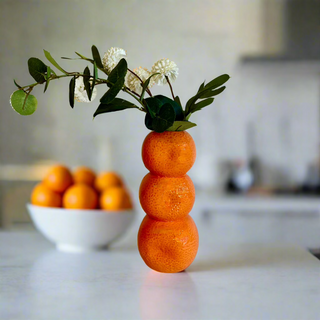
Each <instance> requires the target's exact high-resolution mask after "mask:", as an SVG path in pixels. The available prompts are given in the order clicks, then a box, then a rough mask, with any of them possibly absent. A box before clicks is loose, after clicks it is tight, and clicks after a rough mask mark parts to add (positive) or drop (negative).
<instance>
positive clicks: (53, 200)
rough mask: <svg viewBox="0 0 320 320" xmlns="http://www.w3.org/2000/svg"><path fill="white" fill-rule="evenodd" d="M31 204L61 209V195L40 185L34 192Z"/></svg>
mask: <svg viewBox="0 0 320 320" xmlns="http://www.w3.org/2000/svg"><path fill="white" fill-rule="evenodd" d="M31 203H32V204H34V205H36V206H41V207H61V195H60V194H59V193H57V192H55V191H52V190H51V189H49V188H48V187H47V186H46V185H45V184H43V183H39V184H37V185H36V186H35V187H34V188H33V190H32V193H31Z"/></svg>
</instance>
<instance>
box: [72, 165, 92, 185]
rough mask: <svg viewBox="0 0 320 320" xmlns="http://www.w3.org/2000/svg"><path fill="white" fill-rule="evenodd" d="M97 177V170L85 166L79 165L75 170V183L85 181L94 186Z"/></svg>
mask: <svg viewBox="0 0 320 320" xmlns="http://www.w3.org/2000/svg"><path fill="white" fill-rule="evenodd" d="M95 179H96V174H95V172H94V171H93V170H91V169H90V168H88V167H85V166H81V167H78V168H77V169H76V170H75V171H74V172H73V180H74V183H84V184H87V185H89V186H91V187H93V186H94V181H95Z"/></svg>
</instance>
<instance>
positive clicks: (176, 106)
mask: <svg viewBox="0 0 320 320" xmlns="http://www.w3.org/2000/svg"><path fill="white" fill-rule="evenodd" d="M91 54H92V58H87V57H86V56H84V55H82V54H80V53H78V52H76V55H77V56H78V58H75V59H80V60H85V61H88V62H90V63H91V64H92V65H93V68H92V73H91V72H90V69H89V67H88V66H87V67H85V69H84V71H83V72H82V73H81V72H68V71H66V70H65V69H63V68H62V67H61V66H60V65H59V64H58V63H57V61H56V60H55V59H54V58H53V57H52V55H51V54H50V52H48V51H46V50H44V55H45V57H46V58H47V60H48V61H49V62H50V63H51V64H52V65H53V66H54V67H55V68H56V69H57V70H59V71H60V72H62V75H57V74H56V72H55V71H54V70H53V69H52V68H51V67H50V66H47V65H46V64H44V63H43V62H42V61H41V60H40V59H38V58H34V57H32V58H30V59H29V60H28V68H29V73H30V75H31V76H32V77H33V79H34V80H35V81H36V83H33V84H31V85H29V86H24V87H23V86H20V85H19V84H18V83H17V82H16V81H15V80H14V84H15V85H16V86H17V87H18V89H19V90H17V91H15V92H14V93H13V94H12V95H11V97H10V101H11V105H12V107H13V109H14V110H15V111H17V112H18V113H19V114H21V115H30V114H32V113H33V112H35V110H36V108H37V100H36V98H35V97H34V96H33V95H31V94H30V93H31V92H32V90H33V89H34V87H35V86H37V85H39V84H43V83H45V86H44V92H46V90H47V89H48V86H49V83H50V81H52V80H55V79H60V78H64V77H70V78H71V79H70V82H69V104H70V106H71V108H73V107H74V104H75V88H76V79H77V78H78V77H83V83H84V87H85V91H86V93H87V95H88V98H89V101H91V99H92V93H93V90H94V88H95V86H97V85H103V86H105V87H106V88H107V90H106V92H105V93H104V95H103V96H102V97H101V99H100V104H99V106H98V108H97V109H96V111H95V112H94V115H93V116H94V117H96V116H97V115H101V114H103V113H110V112H115V111H121V110H125V109H139V110H140V111H143V112H145V125H146V127H147V128H148V129H150V130H154V131H156V132H164V131H184V130H187V129H190V128H192V127H194V126H196V124H195V123H193V122H190V121H189V118H190V116H191V115H192V114H193V113H194V112H197V111H199V110H201V109H203V108H204V107H207V106H208V105H210V104H212V102H213V101H214V99H215V98H214V97H215V96H217V95H218V94H220V93H222V92H223V91H224V90H225V88H226V87H225V86H224V84H225V83H226V82H227V81H228V80H229V76H228V75H227V74H224V75H221V76H219V77H217V78H215V79H213V80H211V81H210V82H208V83H207V84H205V82H203V83H202V84H201V85H200V87H199V89H198V91H197V93H196V94H195V95H194V96H193V97H191V98H190V99H189V100H188V102H187V103H186V106H185V108H184V109H183V107H182V103H181V101H180V98H179V97H178V96H175V95H174V93H173V90H172V87H171V84H170V82H169V80H168V78H167V80H168V83H169V85H170V90H171V94H172V99H170V98H168V97H166V96H163V95H156V96H153V95H152V94H151V91H150V88H149V86H150V82H151V79H152V77H154V76H156V75H158V74H159V73H154V74H151V75H150V76H149V77H148V78H147V79H146V80H145V81H142V80H141V79H140V78H139V77H138V76H137V78H138V79H139V80H140V81H141V93H140V94H139V93H137V92H134V91H133V90H132V89H129V88H127V87H126V85H125V77H126V75H127V72H131V73H132V74H135V73H134V72H133V71H131V70H130V69H128V65H127V61H126V60H125V59H121V60H120V61H119V63H118V64H117V65H116V66H115V68H113V69H112V71H111V73H110V74H107V72H106V70H105V69H104V66H103V63H102V60H101V56H100V53H99V50H98V48H97V47H96V46H94V45H93V46H92V47H91ZM63 59H69V60H74V58H63ZM128 70H129V71H128ZM98 71H99V72H101V73H102V74H104V75H106V76H107V78H101V77H99V74H98ZM121 91H124V92H126V93H127V94H129V95H131V97H132V98H134V99H135V100H136V101H137V102H138V104H139V105H140V107H138V106H137V105H136V104H134V103H132V102H130V101H127V100H124V99H121V98H118V97H117V96H118V94H119V93H120V92H121ZM146 94H148V95H149V97H148V98H145V95H146Z"/></svg>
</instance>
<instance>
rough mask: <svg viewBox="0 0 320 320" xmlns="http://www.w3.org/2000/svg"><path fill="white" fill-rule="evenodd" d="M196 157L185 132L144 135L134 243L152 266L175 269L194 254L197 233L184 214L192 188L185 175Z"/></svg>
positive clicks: (191, 199)
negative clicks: (140, 211)
mask: <svg viewBox="0 0 320 320" xmlns="http://www.w3.org/2000/svg"><path fill="white" fill-rule="evenodd" d="M195 158H196V148H195V143H194V141H193V139H192V137H191V136H190V134H189V133H187V132H186V131H181V132H163V133H157V132H151V133H150V134H148V135H147V137H146V138H145V140H144V143H143V146H142V160H143V162H144V165H145V167H146V168H147V169H148V170H149V171H150V173H148V174H147V175H146V176H145V177H144V178H143V180H142V182H141V185H140V190H139V198H140V203H141V206H142V208H143V210H144V211H145V212H146V216H145V218H144V219H143V221H142V223H141V225H140V229H139V233H138V248H139V252H140V255H141V257H142V259H143V260H144V262H145V263H146V264H147V265H148V266H149V267H150V268H151V269H153V270H156V271H159V272H165V273H174V272H180V271H183V270H185V269H186V268H187V267H188V266H189V265H190V264H191V263H192V262H193V260H194V259H195V257H196V254H197V251H198V246H199V236H198V230H197V227H196V225H195V223H194V221H193V219H192V218H191V217H190V215H189V212H190V211H191V209H192V207H193V204H194V201H195V188H194V185H193V183H192V180H191V179H190V177H189V176H188V175H187V172H188V171H189V170H190V169H191V167H192V166H193V164H194V161H195Z"/></svg>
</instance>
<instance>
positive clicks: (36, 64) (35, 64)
mask: <svg viewBox="0 0 320 320" xmlns="http://www.w3.org/2000/svg"><path fill="white" fill-rule="evenodd" d="M28 68H29V73H30V75H31V76H32V77H33V79H34V80H36V81H37V82H38V83H44V82H45V81H46V79H45V73H46V72H47V66H46V65H45V64H44V63H43V62H42V61H41V60H40V59H38V58H30V59H29V60H28Z"/></svg>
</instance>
